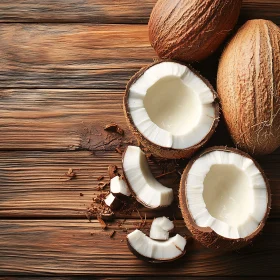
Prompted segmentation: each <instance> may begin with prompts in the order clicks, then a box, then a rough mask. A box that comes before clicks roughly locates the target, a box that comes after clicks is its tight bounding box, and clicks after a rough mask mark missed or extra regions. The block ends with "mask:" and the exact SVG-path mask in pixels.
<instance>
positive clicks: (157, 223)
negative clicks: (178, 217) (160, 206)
mask: <svg viewBox="0 0 280 280" xmlns="http://www.w3.org/2000/svg"><path fill="white" fill-rule="evenodd" d="M173 229H174V224H173V222H172V221H170V220H169V219H168V218H166V217H159V218H155V219H154V220H153V222H152V225H151V229H150V238H152V239H154V240H168V238H169V232H170V231H171V230H173Z"/></svg>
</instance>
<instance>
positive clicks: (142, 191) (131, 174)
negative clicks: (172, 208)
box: [123, 146, 173, 208]
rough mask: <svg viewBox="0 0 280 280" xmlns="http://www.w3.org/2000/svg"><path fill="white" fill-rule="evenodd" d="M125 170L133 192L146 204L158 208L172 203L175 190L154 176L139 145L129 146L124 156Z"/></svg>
mask: <svg viewBox="0 0 280 280" xmlns="http://www.w3.org/2000/svg"><path fill="white" fill-rule="evenodd" d="M123 172H124V174H125V177H126V179H127V181H128V183H129V185H130V187H131V189H132V191H133V193H134V194H135V196H136V197H137V199H138V201H139V202H141V203H142V204H143V205H144V206H146V207H150V208H158V207H164V206H168V205H170V204H171V203H172V201H173V190H172V189H171V188H167V187H165V186H163V185H162V184H161V183H159V182H158V181H157V180H156V179H155V178H154V176H153V174H152V173H151V171H150V168H149V164H148V161H147V159H146V156H145V154H144V153H143V152H142V151H141V149H140V148H139V147H134V146H128V147H127V149H126V152H125V154H124V156H123Z"/></svg>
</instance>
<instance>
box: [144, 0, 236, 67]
mask: <svg viewBox="0 0 280 280" xmlns="http://www.w3.org/2000/svg"><path fill="white" fill-rule="evenodd" d="M241 5H242V0H227V1H225V0H188V1H186V0H158V2H157V3H156V5H155V7H154V9H153V11H152V14H151V17H150V21H149V37H150V42H151V45H152V46H153V47H154V49H155V51H156V52H157V54H158V55H159V57H161V58H169V59H175V60H181V61H187V62H193V61H200V60H202V59H204V58H206V57H208V56H209V55H211V54H212V53H213V52H214V51H215V50H216V49H217V48H218V47H219V46H220V44H221V43H222V42H223V41H224V39H225V38H226V36H227V35H228V33H229V32H230V31H231V30H232V29H233V27H234V26H235V24H236V22H237V19H238V16H239V13H240V8H241Z"/></svg>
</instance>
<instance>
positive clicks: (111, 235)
mask: <svg viewBox="0 0 280 280" xmlns="http://www.w3.org/2000/svg"><path fill="white" fill-rule="evenodd" d="M115 234H116V231H115V230H113V231H111V233H110V234H109V237H110V238H113V237H114V235H115Z"/></svg>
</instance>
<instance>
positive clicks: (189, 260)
mask: <svg viewBox="0 0 280 280" xmlns="http://www.w3.org/2000/svg"><path fill="white" fill-rule="evenodd" d="M148 222H149V223H150V222H151V220H149V221H148ZM135 223H137V220H129V221H127V222H126V223H125V224H124V225H125V227H127V228H128V230H129V231H130V230H132V229H134V228H135ZM148 227H149V225H147V229H148ZM109 228H110V229H109V230H108V232H110V230H113V229H116V230H117V233H116V235H115V236H114V238H112V239H111V238H109V236H108V235H107V232H104V231H102V230H101V229H100V225H99V224H98V223H97V222H96V221H93V222H92V223H88V222H86V221H84V220H76V221H73V220H63V221H61V220H51V221H46V220H22V221H10V220H2V221H1V222H0V271H1V274H2V275H3V274H4V275H7V274H21V275H27V274H44V275H45V274H46V275H57V274H61V275H77V274H79V275H87V274H92V275H99V276H100V275H102V276H121V275H124V274H125V275H126V276H127V277H129V276H130V277H132V276H154V275H155V274H156V275H157V276H169V275H170V276H171V275H172V276H176V275H178V276H179V275H184V276H227V275H228V276H241V275H242V276H277V275H279V273H280V266H279V265H278V261H277V258H278V256H279V249H280V239H279V234H278V232H279V230H280V223H279V222H270V223H268V224H267V225H266V227H265V229H264V232H263V234H262V235H261V236H260V237H259V238H258V239H257V240H256V241H255V242H254V244H253V245H252V246H249V247H248V248H246V249H243V250H241V251H239V252H237V253H221V252H215V251H211V250H208V249H205V248H203V247H202V246H201V245H199V244H198V243H196V242H190V243H189V245H188V247H187V253H186V255H185V257H184V258H183V259H181V260H179V261H178V262H176V264H175V263H170V264H164V265H156V266H154V265H148V264H146V263H145V262H143V261H140V260H138V259H136V258H135V257H134V256H133V255H132V254H131V253H130V252H129V250H128V248H127V245H126V243H125V236H126V233H124V232H122V231H120V230H118V227H117V226H116V225H115V224H112V225H111V226H110V227H109ZM176 231H177V232H179V233H181V234H183V233H186V228H185V226H184V224H183V222H182V221H176ZM90 233H92V235H91V234H90ZM121 240H124V241H123V242H121ZM252 267H254V269H252Z"/></svg>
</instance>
